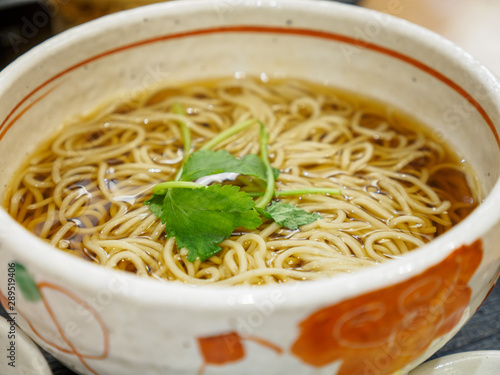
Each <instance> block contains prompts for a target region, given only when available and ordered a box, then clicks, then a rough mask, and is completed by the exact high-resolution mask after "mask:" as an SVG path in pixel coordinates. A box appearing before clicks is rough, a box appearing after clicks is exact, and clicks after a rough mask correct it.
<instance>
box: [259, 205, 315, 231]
mask: <svg viewBox="0 0 500 375" xmlns="http://www.w3.org/2000/svg"><path fill="white" fill-rule="evenodd" d="M257 211H258V212H259V213H260V214H262V215H263V216H265V217H267V218H268V219H272V220H274V221H275V222H276V223H278V224H279V225H281V226H282V227H285V228H288V229H297V228H298V227H300V226H301V225H306V224H310V223H313V222H315V221H316V220H318V219H321V216H320V215H318V214H314V213H313V214H311V213H309V212H307V211H305V210H303V209H301V208H297V207H295V206H292V205H291V204H290V203H284V202H276V201H275V202H273V203H271V204H270V205H269V206H267V207H266V208H264V209H258V210H257Z"/></svg>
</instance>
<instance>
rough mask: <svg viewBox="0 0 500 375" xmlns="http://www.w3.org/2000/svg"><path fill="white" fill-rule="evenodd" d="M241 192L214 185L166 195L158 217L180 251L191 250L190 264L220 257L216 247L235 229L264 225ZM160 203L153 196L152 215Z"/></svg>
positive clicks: (170, 192) (171, 191)
mask: <svg viewBox="0 0 500 375" xmlns="http://www.w3.org/2000/svg"><path fill="white" fill-rule="evenodd" d="M239 190H240V189H239V188H238V187H237V186H233V185H226V186H222V185H213V186H208V187H203V188H197V189H179V188H173V189H170V190H168V191H167V192H166V194H165V198H164V200H163V204H162V207H161V215H160V216H159V217H160V218H161V220H162V222H163V223H164V224H165V226H166V228H165V231H166V234H167V236H168V237H175V239H176V242H177V247H178V248H179V249H181V248H186V249H188V251H189V253H188V260H189V261H190V262H194V261H195V260H196V258H198V257H199V258H200V259H201V260H202V261H203V260H206V259H208V258H210V257H211V256H212V255H214V254H217V253H218V252H219V251H220V250H221V248H220V247H219V246H217V244H219V243H221V242H222V241H224V240H225V239H226V238H228V237H229V236H230V235H231V233H232V232H233V231H234V230H235V229H236V228H238V227H245V228H247V229H255V228H257V227H258V226H259V225H260V224H261V223H262V222H261V219H260V217H259V215H258V213H257V212H256V211H255V210H253V208H254V206H255V203H254V201H253V199H252V198H251V197H250V196H249V195H248V194H246V193H244V192H240V191H239ZM159 199H160V197H159V196H153V198H152V199H151V200H150V201H149V202H150V203H149V206H150V209H151V211H153V210H155V211H156V210H157V209H158V207H157V205H158V202H159ZM153 212H154V211H153ZM155 215H156V213H155Z"/></svg>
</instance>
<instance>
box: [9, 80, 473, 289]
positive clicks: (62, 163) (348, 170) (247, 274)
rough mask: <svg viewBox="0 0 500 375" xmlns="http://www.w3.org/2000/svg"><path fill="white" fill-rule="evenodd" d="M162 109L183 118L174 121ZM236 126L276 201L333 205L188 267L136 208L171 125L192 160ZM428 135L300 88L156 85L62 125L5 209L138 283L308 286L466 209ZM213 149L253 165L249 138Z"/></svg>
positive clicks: (451, 169) (169, 143) (439, 227)
mask: <svg viewBox="0 0 500 375" xmlns="http://www.w3.org/2000/svg"><path fill="white" fill-rule="evenodd" d="M175 103H178V104H180V105H181V106H182V107H183V108H185V110H186V115H179V114H175V113H174V111H173V110H172V107H173V105H174V104H175ZM247 119H259V120H261V121H262V122H263V123H264V124H266V126H267V128H268V130H269V132H270V146H269V154H270V158H271V163H272V165H273V166H274V167H276V168H278V169H280V170H281V172H282V173H281V174H280V176H279V178H278V180H277V188H278V189H279V190H289V189H299V188H303V187H311V186H315V187H331V188H340V189H342V194H341V195H339V196H333V195H332V196H330V195H302V196H294V197H283V198H281V199H282V200H284V201H287V202H289V203H292V204H297V205H299V206H300V207H301V208H302V209H305V210H307V211H310V212H317V213H319V214H321V215H322V219H320V220H317V221H316V222H314V223H312V224H308V225H305V226H302V227H301V228H300V229H299V230H295V231H292V230H288V229H284V228H280V227H279V226H278V225H277V224H275V223H271V222H264V224H263V225H262V226H261V227H260V228H258V230H253V231H248V230H245V229H243V228H241V231H240V229H238V231H239V233H234V234H233V236H232V237H231V238H229V239H227V240H225V241H224V242H222V243H221V244H220V246H221V248H222V251H221V252H220V253H218V254H217V255H215V256H213V257H211V258H210V259H208V260H207V261H205V262H200V260H197V261H195V262H193V263H190V262H189V261H188V260H187V250H186V249H178V248H177V247H176V244H175V239H173V238H171V239H166V238H165V228H164V226H163V225H162V223H161V222H160V220H159V219H158V218H156V217H155V216H154V215H153V214H152V213H151V212H150V211H149V209H148V207H147V206H144V201H145V200H146V199H148V198H149V197H150V196H151V194H152V189H153V186H154V185H155V184H157V183H159V182H163V181H168V180H173V179H174V177H175V174H176V173H177V169H178V167H179V166H180V164H181V162H182V160H183V155H184V150H183V149H182V145H183V143H182V136H181V131H180V122H184V123H186V124H187V125H188V127H189V129H190V130H191V132H192V135H193V148H194V149H198V148H199V147H200V146H201V145H203V143H204V142H206V141H207V140H209V139H211V138H213V137H214V136H215V135H216V134H217V133H219V132H220V131H221V130H224V129H227V128H228V127H230V126H232V125H234V124H236V123H238V122H241V121H243V120H247ZM430 133H431V132H430V131H428V130H426V129H424V128H422V127H420V126H417V125H416V124H415V123H414V122H412V121H410V120H409V119H408V118H407V117H404V116H400V115H397V114H396V112H394V111H392V110H390V109H387V108H386V109H384V108H382V107H381V106H377V105H372V104H367V102H365V101H363V100H361V99H359V98H356V97H354V96H352V97H349V95H346V96H342V95H339V94H338V93H337V91H333V90H331V89H328V88H325V87H320V86H316V85H312V84H310V83H306V82H303V81H300V80H293V79H286V80H276V81H269V82H262V81H260V80H257V79H248V78H247V79H220V80H214V81H210V82H198V83H191V84H184V85H177V86H174V85H172V84H162V85H157V86H156V87H153V88H150V89H148V90H145V91H144V92H140V93H137V92H136V93H132V94H129V95H125V96H120V97H116V98H113V99H112V100H109V101H107V102H105V103H103V104H101V105H100V106H99V107H98V108H96V109H95V110H93V111H92V112H90V113H88V114H86V115H82V116H80V117H78V118H76V119H73V120H72V121H70V123H68V124H66V125H65V126H64V127H63V128H62V129H61V130H60V131H59V132H58V133H57V134H56V136H54V137H53V138H52V140H51V141H50V142H47V143H45V144H44V145H43V146H42V147H41V148H39V149H38V150H37V151H36V152H35V153H34V154H33V155H32V156H31V157H30V159H29V160H28V161H27V164H26V165H25V166H24V167H23V168H21V169H20V171H19V173H18V174H17V175H16V176H15V178H14V179H13V181H12V182H11V184H10V189H9V191H10V193H9V194H8V197H7V200H6V201H5V202H6V203H5V206H6V208H7V210H8V211H9V213H10V215H11V216H12V217H14V218H15V219H16V220H17V221H19V222H20V223H22V225H24V226H25V227H26V228H27V229H28V230H30V231H32V232H34V233H36V234H37V235H38V236H40V237H41V238H43V239H45V240H47V241H48V242H49V243H50V244H51V245H52V246H55V247H57V248H60V249H62V250H64V251H67V252H70V253H73V254H77V255H79V256H82V257H84V258H85V259H88V260H91V261H93V262H95V263H98V264H100V265H101V266H104V267H107V268H112V269H118V270H124V271H129V272H135V273H136V274H137V275H139V276H145V277H153V278H158V279H162V280H172V281H173V280H178V281H181V282H185V283H189V284H210V283H217V284H221V285H236V284H248V285H255V284H268V283H276V282H286V281H290V280H313V279H318V278H324V277H329V276H333V275H335V274H338V273H344V272H355V271H356V270H358V269H361V268H364V267H367V266H374V265H376V264H379V263H382V262H385V261H388V260H390V259H392V258H397V257H400V256H402V255H404V254H405V253H407V252H409V251H412V250H413V249H415V248H418V247H420V246H422V245H424V244H425V243H427V242H428V241H430V240H431V239H432V238H434V237H435V236H436V235H438V234H440V233H442V232H444V231H446V230H447V229H449V228H450V227H451V226H452V225H454V224H456V223H457V222H459V221H460V220H461V219H463V218H464V217H465V216H466V215H467V214H468V213H469V212H470V211H471V210H472V209H473V208H474V207H475V206H476V204H477V201H478V194H479V189H478V188H477V183H476V180H475V177H474V175H473V174H472V173H471V172H470V170H469V169H468V167H467V166H466V164H465V163H461V162H458V160H457V158H456V156H454V155H453V153H451V152H450V150H449V149H448V147H447V146H446V145H443V144H442V143H441V142H439V140H437V139H433V138H432V137H431V136H429V135H430ZM218 148H219V149H221V148H224V149H226V150H228V151H229V152H231V153H232V154H233V155H235V156H238V157H242V156H244V155H246V154H248V153H258V151H259V144H258V126H254V127H251V128H249V129H247V130H245V131H243V132H242V133H240V134H237V135H236V136H233V137H232V138H231V139H229V140H227V141H225V142H224V143H223V144H221V145H219V146H218Z"/></svg>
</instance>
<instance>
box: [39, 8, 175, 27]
mask: <svg viewBox="0 0 500 375" xmlns="http://www.w3.org/2000/svg"><path fill="white" fill-rule="evenodd" d="M45 1H47V2H48V3H49V4H50V5H51V6H53V7H56V6H57V7H58V8H59V12H58V14H57V16H56V17H54V20H53V30H54V32H60V31H63V30H65V29H68V28H70V27H73V26H76V25H79V24H81V23H84V22H88V21H90V20H93V19H95V18H98V17H101V16H104V15H106V14H111V13H114V12H118V11H120V10H125V9H131V8H136V7H139V6H143V5H148V4H153V3H161V2H163V1H169V0H68V1H61V0H45Z"/></svg>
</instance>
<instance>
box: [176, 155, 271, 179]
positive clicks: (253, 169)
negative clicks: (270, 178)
mask: <svg viewBox="0 0 500 375" xmlns="http://www.w3.org/2000/svg"><path fill="white" fill-rule="evenodd" d="M226 172H231V173H239V174H243V175H246V176H253V177H257V178H260V179H261V180H263V181H265V180H266V179H267V175H266V166H265V164H264V163H263V162H262V160H261V159H260V158H259V157H258V156H257V155H254V154H250V155H247V156H245V157H244V158H243V159H238V158H236V157H234V156H233V155H231V154H230V153H229V152H227V151H226V150H219V151H212V150H201V151H197V152H194V153H193V154H192V155H191V156H190V157H189V159H188V160H187V161H186V163H185V164H184V167H183V170H182V174H181V176H180V180H181V181H194V180H196V179H198V178H200V177H205V176H210V175H213V174H218V173H226ZM273 173H275V172H273ZM278 173H279V171H278Z"/></svg>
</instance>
